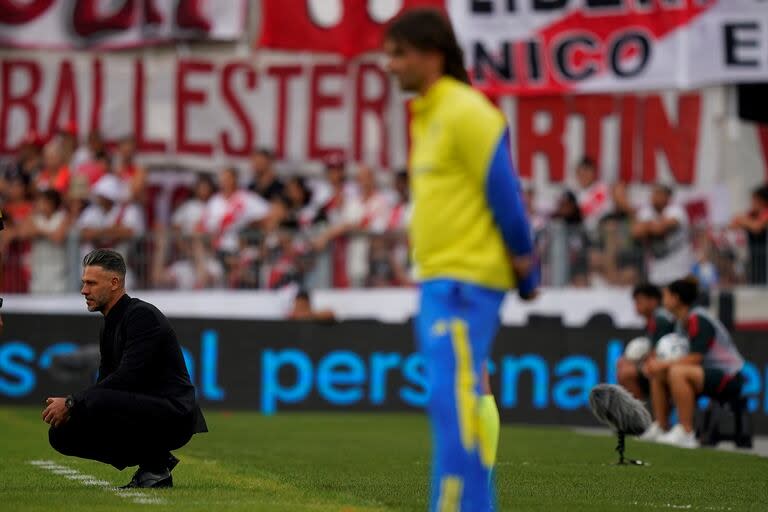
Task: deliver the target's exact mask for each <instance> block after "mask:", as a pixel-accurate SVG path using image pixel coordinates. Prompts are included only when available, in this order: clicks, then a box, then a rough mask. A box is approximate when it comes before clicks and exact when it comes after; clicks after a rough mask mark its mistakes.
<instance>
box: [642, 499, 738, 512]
mask: <svg viewBox="0 0 768 512" xmlns="http://www.w3.org/2000/svg"><path fill="white" fill-rule="evenodd" d="M629 504H630V505H636V506H641V507H649V508H671V509H673V510H722V511H729V510H733V509H732V508H731V507H712V506H696V505H675V504H674V503H664V504H660V503H641V502H639V501H632V502H630V503H629Z"/></svg>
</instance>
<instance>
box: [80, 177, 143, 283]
mask: <svg viewBox="0 0 768 512" xmlns="http://www.w3.org/2000/svg"><path fill="white" fill-rule="evenodd" d="M91 194H92V196H93V203H92V204H91V205H90V206H89V207H88V208H86V209H85V210H84V211H83V213H82V214H81V215H80V218H79V219H78V220H77V224H76V225H75V228H76V229H77V231H78V233H79V235H80V240H81V242H83V243H82V245H81V251H82V253H83V255H85V254H87V253H89V252H90V251H92V250H93V249H95V248H96V247H98V248H105V247H110V248H113V249H115V250H116V251H117V252H119V253H120V254H121V255H122V256H123V258H125V259H126V262H128V263H129V264H130V263H133V262H132V261H131V259H132V258H131V249H132V245H131V244H132V243H133V242H135V241H136V239H137V238H139V237H140V236H142V235H143V234H144V231H145V226H144V214H143V213H142V211H141V208H139V207H138V206H137V205H136V204H134V203H129V202H127V200H128V199H129V192H128V190H127V189H126V187H125V185H124V184H123V183H122V182H121V181H120V179H119V178H118V177H117V176H115V175H112V174H108V175H106V176H104V177H102V178H101V179H99V181H97V182H96V184H95V185H94V186H93V189H92V190H91ZM126 279H128V280H131V279H132V277H131V275H130V273H129V275H128V277H127V278H126Z"/></svg>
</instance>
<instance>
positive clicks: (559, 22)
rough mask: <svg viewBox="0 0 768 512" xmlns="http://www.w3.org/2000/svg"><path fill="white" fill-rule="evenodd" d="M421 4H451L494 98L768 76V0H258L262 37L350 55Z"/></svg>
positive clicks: (477, 74)
mask: <svg viewBox="0 0 768 512" xmlns="http://www.w3.org/2000/svg"><path fill="white" fill-rule="evenodd" d="M425 4H427V5H432V6H438V7H444V8H445V10H447V12H448V13H449V15H450V18H451V20H452V22H453V25H454V29H455V31H456V34H457V37H458V38H459V41H460V43H461V45H462V47H463V48H464V53H465V57H466V63H467V66H468V69H469V70H470V74H471V75H472V77H473V80H474V83H475V85H476V86H477V87H480V88H481V89H483V90H485V91H488V92H492V93H495V94H499V93H504V94H526V95H542V94H553V93H579V92H621V91H637V90H659V89H692V88H698V87H702V86H706V85H712V84H723V83H736V82H750V81H768V5H767V4H766V2H765V0H528V1H521V0H517V1H508V0H432V1H429V0H367V1H365V0H265V1H264V2H263V5H264V7H263V8H264V20H265V24H264V28H263V32H262V36H261V39H260V44H261V45H262V46H266V47H271V48H280V49H287V50H307V51H322V52H336V53H340V54H343V55H346V56H350V55H356V54H359V53H363V52H367V51H371V50H376V49H378V48H380V47H381V38H382V36H383V32H384V28H385V27H386V23H387V22H388V21H389V20H390V19H391V18H392V17H393V16H394V15H396V14H397V13H399V12H401V11H402V10H403V9H406V8H408V7H413V6H415V5H425Z"/></svg>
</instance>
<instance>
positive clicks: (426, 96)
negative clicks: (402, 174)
mask: <svg viewBox="0 0 768 512" xmlns="http://www.w3.org/2000/svg"><path fill="white" fill-rule="evenodd" d="M384 47H385V50H386V53H387V55H388V63H387V66H388V69H389V71H390V72H391V73H392V74H393V75H395V77H396V78H397V80H398V82H399V84H400V87H401V88H402V89H403V90H405V91H411V92H415V93H417V95H418V97H417V98H415V99H414V100H413V102H412V104H411V114H412V118H411V125H410V131H411V140H412V145H411V154H410V157H409V169H410V172H411V191H412V198H413V212H412V218H411V224H410V227H409V233H410V240H411V246H412V249H413V259H414V264H415V269H416V275H417V277H418V279H419V281H420V282H421V284H420V299H419V301H420V303H419V314H418V318H417V319H416V322H415V328H416V338H417V340H418V348H419V351H420V353H421V354H422V356H423V357H424V361H425V365H426V372H427V379H428V382H429V386H430V398H429V402H428V404H427V411H428V413H429V418H430V422H431V425H432V436H433V460H432V483H431V497H430V510H433V511H434V510H440V511H457V510H464V511H487V510H492V509H493V492H492V489H491V486H490V485H489V483H488V482H489V480H490V471H491V468H492V465H493V461H494V458H495V453H494V442H495V440H494V439H492V438H491V436H492V435H493V434H492V433H490V432H489V430H488V429H486V428H485V426H484V424H483V422H484V420H485V418H487V416H486V415H484V414H483V408H482V404H483V403H484V402H485V403H487V401H483V400H481V398H480V397H481V395H482V394H483V386H482V382H481V373H482V371H483V365H484V364H485V361H486V359H487V358H488V356H489V354H490V352H491V345H492V342H493V338H494V336H495V334H496V331H497V330H498V327H499V308H500V306H501V303H502V300H503V299H504V296H505V293H506V291H507V290H509V289H511V288H514V287H515V286H516V285H517V288H518V292H519V293H520V295H521V297H522V298H524V299H530V298H532V297H533V296H534V295H535V290H536V285H537V274H536V272H534V271H532V269H533V268H534V265H533V263H532V252H533V243H532V241H531V234H530V231H531V230H530V227H529V224H528V220H527V218H526V214H525V207H524V203H523V199H522V197H521V190H520V183H519V179H518V177H517V174H516V173H515V171H514V169H513V167H512V162H511V159H510V154H509V133H508V131H507V130H506V123H505V120H504V116H503V115H502V114H501V112H499V110H498V109H496V108H495V107H494V106H493V104H491V102H490V101H488V99H487V98H485V97H484V96H483V95H482V94H480V93H479V92H477V91H475V90H473V89H472V87H471V86H470V85H469V79H468V76H467V73H466V70H465V67H464V62H463V56H462V50H461V48H460V46H459V45H458V43H457V42H456V37H455V35H454V33H453V29H452V27H451V25H450V22H449V21H448V19H447V18H446V17H445V16H444V15H443V14H441V13H440V12H439V11H437V10H430V9H414V10H410V11H406V12H405V13H404V14H402V15H401V16H399V17H398V18H397V19H396V20H395V21H394V22H393V23H392V24H391V25H390V26H389V28H388V30H387V33H386V35H385V41H384ZM510 254H511V257H510ZM518 279H519V280H518ZM516 280H517V283H516ZM492 402H493V401H492V400H491V403H492Z"/></svg>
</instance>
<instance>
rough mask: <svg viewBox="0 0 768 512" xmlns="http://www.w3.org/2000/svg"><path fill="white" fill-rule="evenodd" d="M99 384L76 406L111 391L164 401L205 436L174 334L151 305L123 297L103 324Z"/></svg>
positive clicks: (83, 394) (79, 398) (79, 397)
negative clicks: (95, 394)
mask: <svg viewBox="0 0 768 512" xmlns="http://www.w3.org/2000/svg"><path fill="white" fill-rule="evenodd" d="M100 352H101V363H100V366H99V378H98V380H97V382H96V384H94V385H93V386H91V387H90V388H88V389H86V390H84V391H81V392H80V393H77V394H75V395H74V400H75V404H77V403H79V402H81V401H85V402H87V400H88V393H89V392H90V391H91V390H94V389H112V390H116V391H128V392H132V393H138V394H143V395H150V396H154V397H159V398H165V399H167V400H168V401H169V402H170V404H172V406H173V408H174V410H176V411H178V414H179V416H185V417H189V418H190V420H191V424H192V425H193V426H194V429H193V433H197V432H207V431H208V428H207V426H206V424H205V418H204V417H203V413H202V411H201V410H200V407H199V405H198V403H197V399H196V397H195V387H194V386H193V385H192V382H191V380H190V379H189V373H188V372H187V366H186V364H185V363H184V356H183V354H182V352H181V346H180V345H179V341H178V339H177V338H176V333H175V332H174V330H173V327H171V324H170V323H169V322H168V319H167V318H165V315H163V314H162V313H161V312H160V310H158V309H157V308H156V307H155V306H153V305H152V304H149V303H147V302H144V301H141V300H139V299H133V298H131V297H129V296H128V295H123V296H122V297H121V298H120V300H119V301H118V302H117V303H116V304H115V305H114V306H113V307H112V309H111V310H110V311H109V313H108V314H107V316H106V318H105V319H104V326H103V328H102V331H101V339H100Z"/></svg>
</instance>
